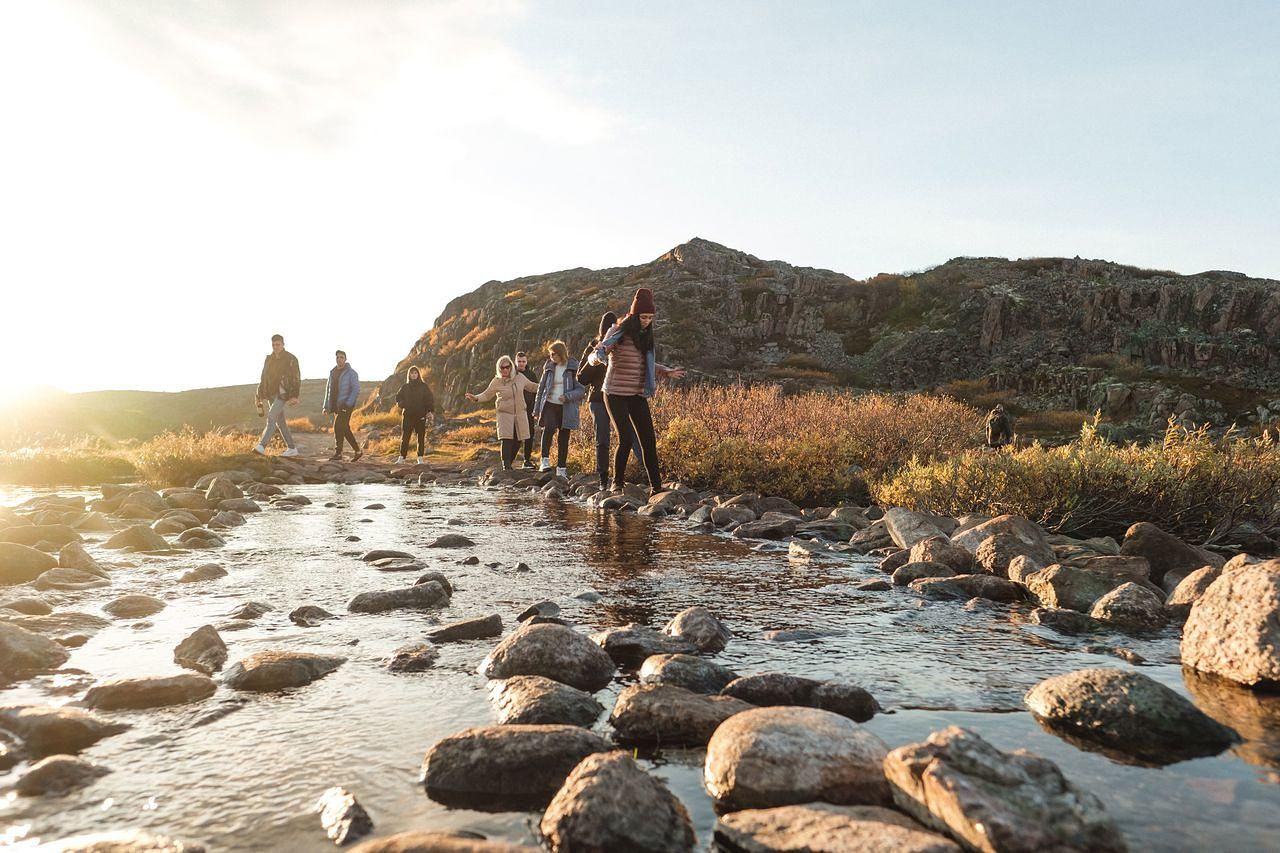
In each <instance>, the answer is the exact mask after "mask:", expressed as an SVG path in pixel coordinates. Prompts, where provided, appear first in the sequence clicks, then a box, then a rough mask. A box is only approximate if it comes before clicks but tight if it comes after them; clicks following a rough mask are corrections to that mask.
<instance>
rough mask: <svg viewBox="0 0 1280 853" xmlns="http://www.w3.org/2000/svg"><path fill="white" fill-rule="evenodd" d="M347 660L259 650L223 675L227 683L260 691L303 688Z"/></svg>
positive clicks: (303, 653) (308, 653)
mask: <svg viewBox="0 0 1280 853" xmlns="http://www.w3.org/2000/svg"><path fill="white" fill-rule="evenodd" d="M346 660H347V659H346V658H343V657H333V656H330V655H317V654H312V653H310V652H281V651H267V652H258V653H256V654H252V655H249V657H247V658H245V659H244V660H241V661H238V662H236V663H234V664H232V665H231V666H230V667H229V668H228V669H227V671H226V673H225V674H224V675H223V683H224V684H226V685H227V686H228V687H232V688H234V689H236V690H250V691H255V692H259V693H261V692H267V691H273V690H283V689H285V688H288V687H302V686H303V685H305V684H310V683H311V682H313V681H315V680H316V679H318V678H323V677H324V676H326V675H328V674H329V673H331V672H333V671H334V670H335V669H337V668H338V667H340V666H342V664H344V663H345V662H346Z"/></svg>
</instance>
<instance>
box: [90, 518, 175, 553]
mask: <svg viewBox="0 0 1280 853" xmlns="http://www.w3.org/2000/svg"><path fill="white" fill-rule="evenodd" d="M102 547H104V548H112V549H116V550H119V549H122V548H128V549H130V550H133V551H165V550H168V548H169V543H168V542H167V541H165V538H164V537H163V536H161V535H160V534H159V533H156V532H155V531H154V530H152V529H151V528H150V527H148V526H147V525H145V524H136V525H134V526H133V527H130V528H127V529H125V530H121V531H120V532H119V533H117V534H116V535H114V536H112V537H111V538H110V539H108V540H107V541H106V542H105V543H103V545H102Z"/></svg>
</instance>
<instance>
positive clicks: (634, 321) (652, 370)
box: [589, 287, 685, 494]
mask: <svg viewBox="0 0 1280 853" xmlns="http://www.w3.org/2000/svg"><path fill="white" fill-rule="evenodd" d="M657 313H658V311H657V307H656V306H655V304H654V300H653V291H652V290H650V289H649V288H647V287H641V288H639V289H637V290H636V292H635V296H633V297H632V299H631V310H630V311H628V312H627V315H626V316H625V317H623V318H622V319H621V320H619V321H618V322H617V323H615V324H614V325H613V328H611V329H609V331H608V333H606V334H605V335H604V337H603V338H602V339H601V340H600V343H599V344H598V345H597V346H596V349H595V351H594V352H593V353H592V354H591V358H590V359H589V360H590V361H591V363H592V364H604V363H605V362H606V361H607V363H608V370H607V371H606V372H605V377H604V383H603V388H604V394H605V406H606V408H607V409H608V410H609V418H610V420H612V421H613V424H614V428H615V429H616V430H617V433H618V450H617V452H616V453H615V454H614V457H613V490H614V491H621V490H622V488H623V486H624V485H625V484H626V475H627V457H628V456H629V455H630V454H631V451H632V447H633V445H634V444H635V443H639V445H640V461H641V462H642V463H643V464H644V468H645V473H646V474H647V475H648V477H649V493H650V494H653V493H655V492H657V491H658V490H660V489H661V488H662V477H661V475H660V474H659V469H658V440H657V435H656V434H655V432H654V428H653V414H652V412H650V410H649V398H650V397H652V396H653V395H654V392H655V391H657V385H658V381H657V380H658V377H659V376H661V377H664V378H667V379H680V378H683V377H684V375H685V371H684V368H680V367H667V366H666V365H665V364H660V363H658V360H657V358H656V357H655V354H654V337H653V320H654V317H655V316H656V315H657Z"/></svg>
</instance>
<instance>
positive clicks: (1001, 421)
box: [987, 409, 1013, 447]
mask: <svg viewBox="0 0 1280 853" xmlns="http://www.w3.org/2000/svg"><path fill="white" fill-rule="evenodd" d="M1012 440H1013V421H1012V419H1010V417H1009V415H1008V414H1007V413H1006V412H1005V411H1004V410H1003V409H992V410H991V411H990V412H988V413H987V444H988V445H990V446H991V447H1002V446H1003V445H1006V444H1008V443H1009V442H1010V441H1012Z"/></svg>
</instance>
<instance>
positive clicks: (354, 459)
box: [351, 449, 364, 462]
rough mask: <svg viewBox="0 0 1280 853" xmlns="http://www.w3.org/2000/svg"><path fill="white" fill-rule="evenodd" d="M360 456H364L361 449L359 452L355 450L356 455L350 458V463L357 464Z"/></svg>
mask: <svg viewBox="0 0 1280 853" xmlns="http://www.w3.org/2000/svg"><path fill="white" fill-rule="evenodd" d="M361 456H364V450H363V449H361V450H357V451H356V455H355V456H352V457H351V461H352V462H359V461H360V457H361Z"/></svg>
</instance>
